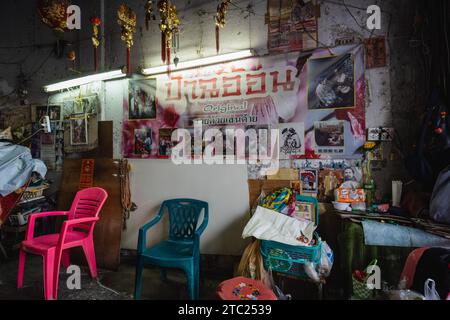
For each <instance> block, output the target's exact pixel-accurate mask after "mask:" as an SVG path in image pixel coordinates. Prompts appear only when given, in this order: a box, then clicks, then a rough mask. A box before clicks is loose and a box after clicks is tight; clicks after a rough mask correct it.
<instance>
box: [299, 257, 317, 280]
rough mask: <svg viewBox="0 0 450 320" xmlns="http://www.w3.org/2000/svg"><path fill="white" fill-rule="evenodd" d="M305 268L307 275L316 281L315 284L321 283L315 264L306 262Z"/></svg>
mask: <svg viewBox="0 0 450 320" xmlns="http://www.w3.org/2000/svg"><path fill="white" fill-rule="evenodd" d="M303 268H304V269H305V273H306V274H307V275H308V277H309V278H310V279H311V280H312V281H314V282H320V276H319V273H318V272H317V270H316V266H315V265H314V263H312V262H310V261H308V262H305V264H304V265H303Z"/></svg>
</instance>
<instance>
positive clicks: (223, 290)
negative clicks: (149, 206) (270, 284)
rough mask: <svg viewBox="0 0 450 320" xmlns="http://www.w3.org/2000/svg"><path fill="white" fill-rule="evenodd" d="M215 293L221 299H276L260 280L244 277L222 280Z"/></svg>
mask: <svg viewBox="0 0 450 320" xmlns="http://www.w3.org/2000/svg"><path fill="white" fill-rule="evenodd" d="M216 293H217V295H218V297H219V298H220V299H221V300H278V299H277V296H276V295H275V293H273V291H272V290H270V289H269V288H267V287H266V286H265V285H264V284H263V283H262V282H261V281H259V280H253V279H249V278H245V277H236V278H232V279H229V280H225V281H223V282H222V283H221V284H219V286H218V287H217V291H216Z"/></svg>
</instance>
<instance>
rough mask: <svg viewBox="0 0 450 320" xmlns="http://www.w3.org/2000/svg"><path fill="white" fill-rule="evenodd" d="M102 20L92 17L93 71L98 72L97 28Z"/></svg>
mask: <svg viewBox="0 0 450 320" xmlns="http://www.w3.org/2000/svg"><path fill="white" fill-rule="evenodd" d="M101 23H102V20H101V19H100V18H99V17H92V18H91V24H92V45H93V47H94V70H95V71H97V70H98V46H99V45H100V38H99V31H98V27H99V26H100V25H101Z"/></svg>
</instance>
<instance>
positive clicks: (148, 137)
mask: <svg viewBox="0 0 450 320" xmlns="http://www.w3.org/2000/svg"><path fill="white" fill-rule="evenodd" d="M152 145H153V132H152V129H151V128H140V129H134V154H136V155H150V154H151V152H152Z"/></svg>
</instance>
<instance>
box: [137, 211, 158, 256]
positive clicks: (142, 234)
mask: <svg viewBox="0 0 450 320" xmlns="http://www.w3.org/2000/svg"><path fill="white" fill-rule="evenodd" d="M163 214H164V211H163V209H162V208H161V209H160V210H159V212H158V214H157V215H156V217H154V218H153V219H152V220H150V221H149V222H147V223H146V224H145V225H143V226H142V227H140V228H139V238H138V245H137V251H138V253H142V252H143V251H144V249H145V248H146V247H147V239H146V236H147V231H148V230H149V229H150V228H151V227H153V226H154V225H155V224H157V223H158V222H159V221H160V220H161V218H162V216H163Z"/></svg>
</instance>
